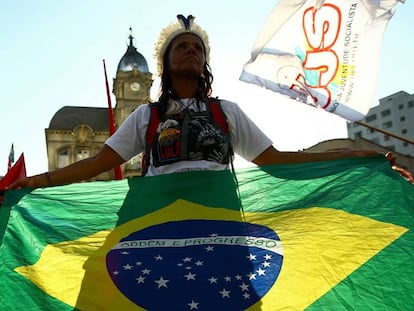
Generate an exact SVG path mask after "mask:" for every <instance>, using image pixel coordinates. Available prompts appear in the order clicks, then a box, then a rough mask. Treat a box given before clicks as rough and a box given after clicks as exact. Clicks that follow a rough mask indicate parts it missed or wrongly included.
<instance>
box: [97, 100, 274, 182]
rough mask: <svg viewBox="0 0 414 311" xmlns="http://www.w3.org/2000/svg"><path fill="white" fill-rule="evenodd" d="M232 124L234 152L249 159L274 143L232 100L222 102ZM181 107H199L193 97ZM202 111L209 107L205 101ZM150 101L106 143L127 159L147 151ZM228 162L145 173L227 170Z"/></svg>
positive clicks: (175, 166) (150, 169) (186, 164)
mask: <svg viewBox="0 0 414 311" xmlns="http://www.w3.org/2000/svg"><path fill="white" fill-rule="evenodd" d="M220 103H221V106H222V109H223V111H224V114H225V115H226V118H227V122H228V125H229V131H230V139H231V143H232V146H233V150H234V152H235V153H237V154H238V155H240V156H241V157H243V158H244V159H246V160H247V161H252V160H254V159H255V158H256V157H257V156H258V155H260V154H261V153H262V152H263V151H265V150H266V149H267V148H268V147H270V146H271V145H272V141H271V140H270V139H269V138H268V137H267V136H266V135H265V134H264V133H263V132H262V131H261V130H260V129H259V128H258V127H257V126H256V125H255V124H254V123H253V121H252V120H251V119H250V118H249V117H248V116H247V115H246V114H245V113H244V112H243V111H242V110H241V109H240V108H239V106H238V105H237V104H235V103H233V102H230V101H226V100H221V101H220ZM181 105H182V107H181V109H184V108H189V109H194V110H198V108H197V104H196V102H195V100H194V99H182V100H181ZM200 108H201V110H206V106H205V104H203V105H201V107H200ZM150 113H151V110H150V107H149V105H148V104H144V105H141V106H139V107H138V108H137V109H136V110H135V111H134V112H132V113H131V114H130V115H129V116H128V117H127V118H126V120H125V121H124V122H123V123H122V125H121V126H120V127H119V129H118V130H117V131H116V132H115V133H114V134H113V135H112V136H111V137H109V138H108V140H107V141H106V142H105V144H106V145H108V146H109V147H111V148H112V149H113V150H114V151H115V152H117V153H118V154H119V155H120V156H121V157H122V158H123V159H124V160H125V161H128V160H130V159H131V158H132V157H134V156H136V155H137V154H139V153H141V152H144V151H145V145H146V137H145V136H146V132H147V126H148V123H149V119H150ZM224 169H228V165H226V164H220V163H217V162H213V161H206V160H200V161H180V162H176V163H173V164H167V165H163V166H160V167H154V166H153V165H152V158H150V165H149V167H148V172H147V174H146V176H153V175H160V174H169V173H175V172H182V171H196V170H197V171H198V170H224Z"/></svg>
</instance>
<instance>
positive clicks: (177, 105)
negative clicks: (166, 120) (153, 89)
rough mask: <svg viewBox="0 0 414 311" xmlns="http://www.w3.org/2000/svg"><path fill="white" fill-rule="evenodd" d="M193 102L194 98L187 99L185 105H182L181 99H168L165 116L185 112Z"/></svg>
mask: <svg viewBox="0 0 414 311" xmlns="http://www.w3.org/2000/svg"><path fill="white" fill-rule="evenodd" d="M194 102H195V98H191V99H188V102H187V104H184V103H183V101H182V100H181V99H179V100H175V99H172V98H170V99H168V109H167V112H166V114H176V113H179V112H180V111H183V110H187V109H188V107H190V106H191V105H192V104H193V103H194Z"/></svg>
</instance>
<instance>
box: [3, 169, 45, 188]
mask: <svg viewBox="0 0 414 311" xmlns="http://www.w3.org/2000/svg"><path fill="white" fill-rule="evenodd" d="M46 186H50V180H49V178H48V175H47V173H44V174H39V175H35V176H32V177H24V178H20V179H18V180H16V181H15V182H13V183H12V184H11V185H10V186H9V187H7V189H21V188H40V187H46Z"/></svg>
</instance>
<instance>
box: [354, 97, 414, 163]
mask: <svg viewBox="0 0 414 311" xmlns="http://www.w3.org/2000/svg"><path fill="white" fill-rule="evenodd" d="M363 123H365V124H367V125H368V126H369V127H367V126H364V125H361V124H358V123H348V124H347V128H348V137H349V138H351V139H355V138H356V137H362V138H364V139H367V140H370V141H372V142H374V143H375V144H377V145H380V146H383V147H385V148H386V149H387V150H389V151H395V152H398V153H399V154H402V155H406V156H411V157H414V145H413V144H412V143H410V142H413V141H414V94H411V95H410V94H408V93H407V92H404V91H400V92H397V93H395V94H392V95H389V96H387V97H384V98H382V99H380V101H379V105H378V106H375V107H373V108H371V109H370V110H369V112H368V114H367V116H366V117H365V120H363ZM375 129H380V130H382V131H378V130H375ZM390 134H392V135H390Z"/></svg>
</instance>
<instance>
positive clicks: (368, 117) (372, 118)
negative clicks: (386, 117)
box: [366, 114, 377, 122]
mask: <svg viewBox="0 0 414 311" xmlns="http://www.w3.org/2000/svg"><path fill="white" fill-rule="evenodd" d="M376 119H377V115H376V114H373V115H370V116H367V117H366V120H367V122H371V121H374V120H376Z"/></svg>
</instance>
